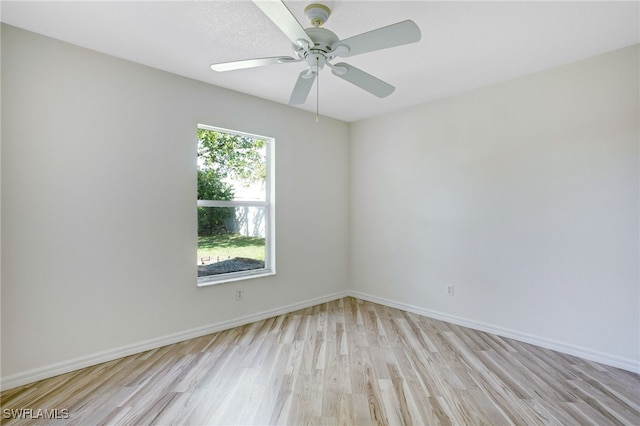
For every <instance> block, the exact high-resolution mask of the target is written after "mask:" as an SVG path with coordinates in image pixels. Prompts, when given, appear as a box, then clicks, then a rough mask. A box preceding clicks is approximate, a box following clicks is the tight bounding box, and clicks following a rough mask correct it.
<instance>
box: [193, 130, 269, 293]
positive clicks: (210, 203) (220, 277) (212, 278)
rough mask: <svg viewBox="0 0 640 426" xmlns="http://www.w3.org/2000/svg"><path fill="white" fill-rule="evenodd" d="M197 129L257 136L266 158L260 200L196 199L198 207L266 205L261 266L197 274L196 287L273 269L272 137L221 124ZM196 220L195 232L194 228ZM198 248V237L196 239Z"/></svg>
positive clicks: (266, 273)
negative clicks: (240, 130)
mask: <svg viewBox="0 0 640 426" xmlns="http://www.w3.org/2000/svg"><path fill="white" fill-rule="evenodd" d="M198 129H203V130H211V131H214V132H219V133H228V134H232V135H236V136H243V137H249V138H253V139H260V140H264V141H265V142H266V146H265V162H266V182H265V199H264V200H263V201H261V200H256V201H246V200H238V201H234V200H231V201H223V200H197V203H196V204H197V206H196V209H197V207H262V208H264V209H265V229H264V232H265V237H264V242H265V255H264V268H260V269H251V270H248V271H239V272H228V273H224V274H217V275H207V276H204V277H198V287H206V286H210V285H215V284H223V283H228V282H233V281H240V280H246V279H250V278H260V277H266V276H270V275H275V273H276V258H275V254H276V251H275V247H276V244H275V235H276V233H275V185H274V180H275V161H274V160H275V159H274V157H275V155H274V153H275V139H274V138H272V137H269V136H261V135H255V134H251V133H246V132H239V131H237V130H229V129H223V128H221V127H214V126H209V125H206V124H198ZM197 226H198V225H197V223H196V235H197V234H198V231H197ZM196 248H197V239H196Z"/></svg>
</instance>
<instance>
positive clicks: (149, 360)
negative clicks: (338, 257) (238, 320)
mask: <svg viewBox="0 0 640 426" xmlns="http://www.w3.org/2000/svg"><path fill="white" fill-rule="evenodd" d="M0 401H1V404H2V409H3V413H4V412H5V411H4V410H5V409H6V410H9V412H10V413H14V414H16V418H9V419H2V420H3V424H7V425H43V424H52V425H60V424H62V425H66V424H74V425H135V426H138V425H154V424H158V425H169V424H170V425H216V424H224V425H265V424H273V425H349V426H351V425H492V426H495V425H583V424H596V425H640V376H639V375H638V374H634V373H631V372H628V371H624V370H619V369H616V368H613V367H608V366H605V365H601V364H598V363H594V362H591V361H587V360H583V359H580V358H576V357H573V356H570V355H566V354H561V353H558V352H554V351H551V350H549V349H544V348H540V347H536V346H533V345H529V344H526V343H522V342H518V341H515V340H512V339H506V338H502V337H499V336H495V335H491V334H488V333H483V332H479V331H475V330H471V329H468V328H465V327H460V326H457V325H454V324H448V323H445V322H442V321H438V320H435V319H432V318H426V317H422V316H420V315H417V314H414V313H409V312H403V311H400V310H397V309H393V308H389V307H385V306H381V305H376V304H373V303H369V302H365V301H363V300H359V299H355V298H344V299H339V300H335V301H332V302H328V303H322V304H319V305H316V306H313V307H309V308H306V309H301V310H299V311H296V312H290V313H287V314H284V315H279V316H276V317H273V318H269V319H266V320H263V321H258V322H255V323H252V324H247V325H244V326H241V327H237V328H234V329H230V330H225V331H221V332H219V333H214V334H211V335H208V336H202V337H199V338H196V339H191V340H188V341H185V342H181V343H177V344H175V345H170V346H166V347H162V348H157V349H154V350H151V351H147V352H144V353H140V354H136V355H132V356H129V357H125V358H122V359H118V360H114V361H110V362H106V363H103V364H100V365H96V366H94V367H89V368H86V369H82V370H78V371H74V372H71V373H67V374H63V375H60V376H57V377H53V378H51V379H47V380H42V381H39V382H36V383H32V384H29V385H26V386H22V387H19V388H16V389H10V390H7V391H4V392H2V393H1V394H0ZM38 409H41V410H42V409H48V410H55V409H57V410H67V411H66V412H68V415H69V418H68V419H42V418H40V419H36V418H33V414H34V412H37V410H38ZM11 410H13V412H12V411H11ZM20 410H23V411H20ZM28 410H31V411H28ZM29 413H31V414H29Z"/></svg>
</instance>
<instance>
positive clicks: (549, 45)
mask: <svg viewBox="0 0 640 426" xmlns="http://www.w3.org/2000/svg"><path fill="white" fill-rule="evenodd" d="M314 1H315V2H318V0H314ZM320 1H321V2H322V0H320ZM312 2H313V1H304V2H303V1H291V0H286V1H285V4H286V5H287V6H288V7H289V9H290V10H291V11H292V12H293V14H294V15H295V16H296V18H297V19H298V21H300V22H301V23H302V24H303V25H304V26H305V27H306V26H309V25H308V23H307V22H306V21H305V18H304V14H303V9H304V8H305V6H307V5H308V4H309V3H312ZM323 3H324V4H326V5H327V6H329V7H330V8H331V10H332V15H331V17H330V18H329V20H328V22H327V23H326V24H325V27H326V28H328V29H330V30H332V31H333V32H335V33H336V34H337V35H338V36H339V37H340V38H341V39H344V38H347V37H350V36H353V35H356V34H359V33H362V32H366V31H370V30H372V29H375V28H378V27H382V26H385V25H389V24H392V23H395V22H399V21H403V20H405V19H412V20H413V21H414V22H416V24H418V26H419V27H420V29H421V31H422V40H421V41H420V42H418V43H415V44H411V45H407V46H401V47H397V48H392V49H387V50H383V51H378V52H371V53H367V54H363V55H360V56H355V57H352V58H345V59H343V60H342V61H344V62H348V63H350V64H352V65H354V66H356V67H359V68H361V69H363V70H364V71H367V72H368V73H370V74H373V75H375V76H376V77H378V78H381V79H383V80H385V81H387V82H389V83H390V84H392V85H394V86H396V91H395V92H394V93H393V94H391V95H390V96H389V97H387V98H384V99H378V98H376V97H374V96H373V95H370V94H369V93H366V92H364V91H362V90H360V89H358V88H357V87H355V86H352V85H351V84H349V83H347V82H345V81H343V80H341V79H339V78H336V77H335V76H333V75H332V74H331V72H330V71H329V70H328V69H326V68H325V70H323V72H322V73H321V75H320V113H321V114H322V115H326V116H330V117H334V118H337V119H340V120H344V121H347V122H351V121H355V120H359V119H362V118H367V117H372V116H376V115H380V114H383V113H387V112H391V111H395V110H399V109H402V108H405V107H408V106H411V105H416V104H420V103H423V102H426V101H430V100H434V99H438V98H442V97H445V96H449V95H452V94H455V93H460V92H463V91H467V90H471V89H475V88H479V87H483V86H487V85H490V84H493V83H497V82H500V81H505V80H509V79H513V78H515V77H518V76H521V75H525V74H529V73H533V72H537V71H540V70H544V69H548V68H552V67H555V66H559V65H563V64H567V63H571V62H575V61H577V60H580V59H584V58H588V57H590V56H594V55H597V54H600V53H603V52H606V51H610V50H615V49H618V48H621V47H625V46H629V45H631V44H634V43H638V42H640V19H639V18H640V8H639V5H640V2H638V1H629V2H592V1H591V2H576V1H574V2H484V1H474V2H450V1H449V2H433V1H408V2H404V1H366V2H363V1H324V2H323ZM0 7H1V9H0V19H1V20H2V22H5V23H8V24H10V25H14V26H17V27H21V28H24V29H27V30H30V31H34V32H37V33H41V34H44V35H47V36H50V37H53V38H57V39H60V40H64V41H67V42H69V43H73V44H76V45H79V46H83V47H87V48H90V49H94V50H97V51H100V52H104V53H107V54H110V55H114V56H117V57H121V58H124V59H128V60H131V61H134V62H138V63H141V64H145V65H148V66H151V67H154V68H158V69H161V70H165V71H169V72H172V73H175V74H179V75H183V76H186V77H190V78H193V79H196V80H201V81H204V82H207V83H211V84H215V85H217V86H222V87H226V88H229V89H233V90H237V91H240V92H244V93H248V94H251V95H255V96H259V97H261V98H265V99H269V100H272V101H276V102H280V103H283V104H286V103H287V102H288V100H289V95H290V93H291V90H292V89H293V86H294V84H295V81H296V78H297V76H298V73H299V72H300V71H302V70H303V69H304V64H302V63H295V64H282V65H272V66H268V67H263V68H257V69H247V70H240V71H231V72H226V73H216V72H214V71H211V70H210V68H209V65H210V64H212V63H216V62H226V61H232V60H239V59H248V58H255V57H265V56H281V55H283V56H289V55H291V54H292V51H291V43H290V41H289V40H288V39H287V37H286V36H285V35H284V34H282V33H281V32H280V31H279V30H278V29H277V27H276V26H275V25H274V24H273V23H272V22H271V21H270V20H269V19H268V18H267V17H266V16H265V15H264V14H263V13H262V12H261V11H260V10H259V9H258V8H257V7H256V6H255V5H254V4H253V3H252V2H249V1H160V2H158V1H134V2H122V1H102V2H92V1H76V2H60V1H45V2H34V1H2V2H1V4H0ZM44 66H46V64H44ZM315 92H316V89H315V87H314V89H313V90H312V92H311V94H310V96H309V99H308V100H307V102H306V103H305V104H304V105H301V106H300V108H303V109H305V110H309V111H315V108H316V96H315Z"/></svg>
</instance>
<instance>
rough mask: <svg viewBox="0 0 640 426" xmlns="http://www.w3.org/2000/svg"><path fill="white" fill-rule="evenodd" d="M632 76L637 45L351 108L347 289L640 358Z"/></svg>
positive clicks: (635, 361)
mask: <svg viewBox="0 0 640 426" xmlns="http://www.w3.org/2000/svg"><path fill="white" fill-rule="evenodd" d="M638 75H639V70H638V46H637V45H636V46H632V47H630V48H626V49H622V50H619V51H615V52H611V53H608V54H605V55H602V56H598V57H595V58H592V59H590V60H587V61H584V62H580V63H576V64H572V65H568V66H564V67H561V68H558V69H553V70H550V71H546V72H541V73H537V74H534V75H530V76H526V77H524V78H520V79H517V80H514V81H510V82H506V83H504V84H499V85H496V86H493V87H488V88H485V89H482V90H477V91H473V92H470V93H465V94H462V95H459V96H455V97H451V98H447V99H443V100H440V101H437V102H432V103H428V104H425V105H421V106H417V107H415V108H411V109H409V110H406V111H401V112H398V113H396V114H392V115H387V116H383V117H377V118H372V119H369V120H365V121H361V122H358V123H354V124H353V125H352V126H351V137H350V138H351V158H352V163H351V166H352V168H351V182H352V183H351V200H352V203H351V209H352V210H351V246H352V248H351V256H352V266H351V271H352V278H351V285H352V288H353V290H355V291H356V292H362V293H363V294H366V295H369V296H372V297H375V298H378V299H380V300H386V301H391V302H394V303H397V304H400V305H407V306H413V307H416V308H417V309H418V310H423V311H425V312H430V313H432V314H436V315H440V314H441V315H442V316H446V317H449V318H451V319H454V320H459V321H460V322H466V323H468V324H475V325H477V326H481V327H482V326H488V328H493V329H495V330H501V329H502V330H503V331H506V332H507V334H512V335H520V336H524V337H528V338H530V339H529V340H533V341H539V342H546V343H554V342H555V343H559V346H560V347H563V348H564V349H571V348H572V347H573V348H574V349H576V351H574V352H578V353H585V354H589V353H590V354H591V355H594V357H595V358H598V357H601V358H603V359H605V358H606V359H608V360H609V361H613V362H614V363H615V362H617V363H618V364H619V365H623V366H624V365H626V366H627V367H629V366H630V367H631V368H633V367H634V366H635V368H638V366H640V363H639V359H640V353H639V347H640V338H639V337H640V327H639V322H640V311H639V306H640V295H639V285H640V284H639V275H638V274H639V244H638V232H639V229H638V218H639V212H638V205H639V197H638V194H639V166H638V160H639V149H638V148H639V140H640V134H639V131H638V126H639V125H638V120H639V118H638V117H639V108H638V102H639V96H638ZM425 84H437V82H425ZM450 284H451V285H454V290H455V292H454V293H455V294H454V296H453V297H449V296H447V295H446V286H447V285H450ZM485 328H487V327H485Z"/></svg>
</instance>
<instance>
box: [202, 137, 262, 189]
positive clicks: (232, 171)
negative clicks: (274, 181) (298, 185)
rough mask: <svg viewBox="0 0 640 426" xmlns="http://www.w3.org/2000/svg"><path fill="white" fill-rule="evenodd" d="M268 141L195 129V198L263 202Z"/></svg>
mask: <svg viewBox="0 0 640 426" xmlns="http://www.w3.org/2000/svg"><path fill="white" fill-rule="evenodd" d="M266 156H267V142H266V141H265V140H263V139H257V138H252V137H249V136H240V135H235V134H230V133H223V132H218V131H214V130H209V129H198V198H199V199H201V200H241V201H265V200H266V193H267V191H266V177H267V158H266Z"/></svg>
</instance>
